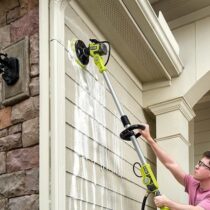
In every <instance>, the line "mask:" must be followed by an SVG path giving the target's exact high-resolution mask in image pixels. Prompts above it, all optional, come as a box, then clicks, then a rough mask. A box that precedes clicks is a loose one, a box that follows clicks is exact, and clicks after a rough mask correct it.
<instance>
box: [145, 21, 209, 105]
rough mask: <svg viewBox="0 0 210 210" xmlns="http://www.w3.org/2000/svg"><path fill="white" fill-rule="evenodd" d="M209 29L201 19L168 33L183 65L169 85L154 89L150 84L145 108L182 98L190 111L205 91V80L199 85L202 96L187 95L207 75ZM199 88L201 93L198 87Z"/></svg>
mask: <svg viewBox="0 0 210 210" xmlns="http://www.w3.org/2000/svg"><path fill="white" fill-rule="evenodd" d="M180 19H181V18H180ZM179 22H181V20H179ZM209 25H210V17H205V18H202V19H199V20H197V21H194V22H190V23H186V24H185V25H181V26H180V27H179V26H178V25H177V26H176V28H174V29H173V31H172V32H173V34H174V36H175V38H176V40H177V42H178V44H179V47H180V59H181V60H182V62H183V64H184V70H183V72H182V74H181V75H180V76H179V77H176V78H172V80H171V84H170V85H168V86H167V85H166V86H165V87H160V88H158V87H157V86H155V84H153V85H154V89H153V88H152V85H151V87H150V90H146V91H144V93H143V98H144V100H143V101H144V106H145V107H147V106H149V105H152V104H157V103H159V102H161V101H167V100H170V99H173V98H177V97H182V96H183V97H184V98H185V99H186V101H187V102H188V103H189V104H190V106H191V107H193V106H194V105H195V103H197V101H198V100H199V99H200V98H201V97H202V96H203V95H204V94H205V93H206V92H207V91H208V90H209V89H208V87H209V85H208V80H206V81H203V84H202V86H203V87H205V88H204V89H203V91H204V92H200V93H198V92H195V91H191V89H192V88H193V87H194V85H195V84H196V83H198V82H199V80H202V79H203V78H205V77H206V75H207V74H209V69H210V63H209V59H208V57H209V53H208V48H209V45H210V40H209V30H210V29H209ZM199 88H200V90H202V87H201V85H200V86H199ZM189 92H192V95H189V94H188V93H189Z"/></svg>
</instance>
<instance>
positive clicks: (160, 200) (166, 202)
mask: <svg viewBox="0 0 210 210" xmlns="http://www.w3.org/2000/svg"><path fill="white" fill-rule="evenodd" d="M154 201H155V205H156V206H157V207H162V206H167V207H168V208H169V209H170V210H204V208H202V207H201V206H192V205H185V204H181V203H176V202H174V201H172V200H170V199H168V198H167V197H166V196H164V195H161V196H156V197H155V198H154Z"/></svg>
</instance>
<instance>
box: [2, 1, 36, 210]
mask: <svg viewBox="0 0 210 210" xmlns="http://www.w3.org/2000/svg"><path fill="white" fill-rule="evenodd" d="M38 18H39V15H38V0H31V1H26V0H20V1H17V0H9V1H6V0H3V1H1V2H0V34H1V35H0V49H1V52H2V53H3V52H4V48H5V47H7V46H8V45H10V44H13V43H15V42H16V41H18V40H20V39H23V38H25V37H28V38H29V58H30V59H29V68H30V71H29V77H30V82H29V86H28V87H27V88H29V96H28V98H27V99H25V100H22V101H20V102H18V103H16V104H13V105H11V106H7V107H5V106H3V105H2V84H3V83H4V81H3V80H2V77H0V86H1V88H0V101H1V104H0V191H1V196H0V209H2V210H4V209H10V210H15V209H31V210H38V209H39V178H38V175H39V51H38V40H39V37H38V36H39V35H38V28H39V19H38ZM8 56H10V55H8Z"/></svg>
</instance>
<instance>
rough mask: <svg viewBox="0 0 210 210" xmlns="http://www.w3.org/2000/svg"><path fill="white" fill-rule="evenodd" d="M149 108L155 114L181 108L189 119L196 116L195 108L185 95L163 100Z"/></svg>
mask: <svg viewBox="0 0 210 210" xmlns="http://www.w3.org/2000/svg"><path fill="white" fill-rule="evenodd" d="M148 108H149V110H150V111H151V112H152V113H153V114H154V115H155V116H157V115H161V114H165V113H168V112H173V111H176V110H179V111H181V112H182V114H183V115H184V116H185V118H186V119H187V120H188V121H190V120H191V119H193V118H194V117H195V113H194V111H193V109H192V108H191V107H190V105H189V104H188V103H187V102H186V100H185V99H184V98H183V97H180V98H175V99H172V100H169V101H165V102H161V103H158V104H155V105H152V106H149V107H148Z"/></svg>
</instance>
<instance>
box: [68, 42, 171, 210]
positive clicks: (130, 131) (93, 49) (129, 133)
mask: <svg viewBox="0 0 210 210" xmlns="http://www.w3.org/2000/svg"><path fill="white" fill-rule="evenodd" d="M70 45H71V48H73V50H74V51H75V53H76V56H77V63H78V64H79V65H80V66H81V67H85V66H86V65H87V64H88V63H89V57H90V56H91V57H93V59H94V63H95V65H96V66H97V68H98V70H99V72H100V73H102V74H103V76H104V79H105V81H106V83H107V86H108V88H109V90H110V92H111V94H112V96H113V99H114V102H115V104H116V106H117V108H118V111H119V113H120V115H121V122H122V124H123V126H124V127H125V130H123V131H122V132H121V133H120V137H121V138H122V139H123V140H126V141H132V143H133V145H134V148H135V150H136V152H137V155H138V157H139V159H140V164H139V165H140V174H141V177H142V180H143V184H144V185H145V186H146V188H147V193H146V195H145V197H144V200H143V203H142V209H144V208H145V202H146V198H147V196H148V194H149V193H154V194H155V196H158V195H160V191H159V189H158V183H157V180H156V178H155V176H154V174H153V171H152V169H151V166H150V164H148V163H147V162H146V160H145V158H144V156H143V153H142V151H141V149H140V147H139V144H138V141H137V138H138V137H139V136H140V135H141V134H140V133H139V132H137V133H136V132H135V130H136V129H142V130H144V129H145V127H144V126H143V125H141V124H137V125H131V124H130V121H129V119H128V117H127V115H125V114H124V112H123V110H122V107H121V105H120V103H119V100H118V98H117V96H116V94H115V91H114V90H113V88H112V85H111V83H110V81H109V78H108V76H107V74H106V70H107V68H106V64H107V63H108V61H109V57H110V44H109V42H107V41H102V42H100V41H97V40H96V39H90V43H89V45H88V47H86V45H85V44H84V42H83V41H81V40H74V41H73V42H71V43H70ZM107 45H108V46H109V50H107ZM107 54H108V58H107V61H106V62H104V59H103V56H105V55H107ZM160 209H161V210H169V208H168V207H161V208H160Z"/></svg>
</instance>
